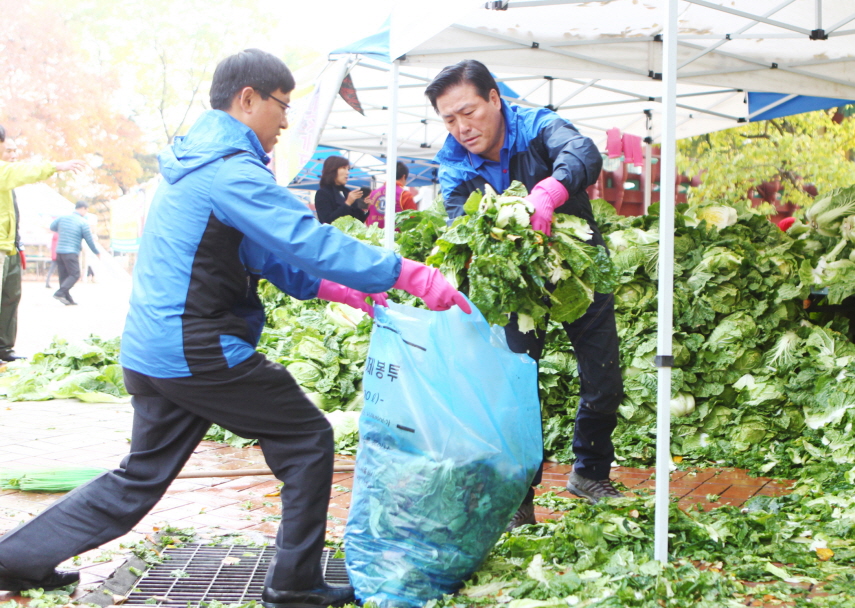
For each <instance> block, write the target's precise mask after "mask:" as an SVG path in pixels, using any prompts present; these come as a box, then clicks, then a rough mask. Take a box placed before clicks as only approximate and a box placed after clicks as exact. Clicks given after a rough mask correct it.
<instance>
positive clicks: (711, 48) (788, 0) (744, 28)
mask: <svg viewBox="0 0 855 608" xmlns="http://www.w3.org/2000/svg"><path fill="white" fill-rule="evenodd" d="M795 1H796V0H784V2H782V3H781V4H779V5H778V6H776V7H775V8H773V9H771V10H769V11H766V13H764V14H763V18H767V17H771V16H772V15H774V14H775V13H777V12H778V11H780V10H781V9H783V8H784V7H787V6H789V5H791V4H792V3H793V2H795ZM757 23H758V22H757V21H753V22H752V23H748V24H746V25H744V26H742V27H741V28H740V29H738V30H737V31H736V34H737V35H738V34H743V33H745V32H747V31H748V30H750V29H751V28H752V27H754V26H755V25H757ZM728 42H730V36H727V37H725V38H724V39H722V40H719V41H718V42H717V43H716V44H713V45H712V46H709V47H707V48H706V49H704V50H702V51H699V52H698V53H697V54H696V55H694V56H692V57H690V58H689V59H687V60H685V61H684V62H683V63H680V64H678V65H677V69H678V70H679V69H680V68H683V67H685V66H687V65H689V64H690V63H692V62H694V61H697V60H698V59H700V58H701V57H703V56H704V55H706V54H708V53H711V52H712V51H715V50H716V49H717V48H719V47H720V46H722V45H724V44H727V43H728Z"/></svg>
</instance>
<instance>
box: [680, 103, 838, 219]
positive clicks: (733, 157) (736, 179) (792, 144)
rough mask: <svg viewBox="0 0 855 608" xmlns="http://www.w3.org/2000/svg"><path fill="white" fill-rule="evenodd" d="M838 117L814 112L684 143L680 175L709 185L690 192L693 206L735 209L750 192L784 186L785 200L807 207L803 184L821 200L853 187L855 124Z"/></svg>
mask: <svg viewBox="0 0 855 608" xmlns="http://www.w3.org/2000/svg"><path fill="white" fill-rule="evenodd" d="M833 114H834V110H831V111H826V110H823V111H819V112H809V113H805V114H798V115H796V116H788V117H786V118H776V119H774V120H764V121H760V122H756V123H750V124H747V125H745V126H742V127H736V128H734V129H727V130H724V131H717V132H714V133H709V134H707V135H700V136H698V137H692V138H688V139H683V140H680V141H679V142H678V146H679V151H680V156H679V157H678V162H677V169H678V171H679V172H680V173H686V174H688V175H698V174H700V175H702V180H703V181H702V183H701V185H700V186H699V187H697V188H690V189H689V202H690V203H693V202H697V201H703V202H706V203H725V204H731V205H734V204H736V203H737V202H738V201H741V200H742V199H744V198H745V196H746V194H747V192H748V190H749V189H751V188H754V187H756V186H758V185H760V184H761V183H763V182H767V181H780V182H781V184H782V187H783V192H782V195H783V200H784V201H786V202H792V203H795V204H797V205H800V206H804V207H807V206H809V205H810V203H811V198H810V196H808V195H807V194H806V193H805V192H803V191H802V186H803V185H805V184H813V185H815V186H816V188H817V189H818V190H819V192H820V194H821V195H822V194H823V193H827V192H829V191H830V190H831V189H833V188H840V187H843V186H848V185H850V184H851V183H852V171H853V165H852V162H851V161H852V159H853V157H852V152H851V151H852V150H855V120H852V119H848V120H844V121H842V122H841V123H840V124H837V123H835V122H834V121H832V120H831V116H832V115H833Z"/></svg>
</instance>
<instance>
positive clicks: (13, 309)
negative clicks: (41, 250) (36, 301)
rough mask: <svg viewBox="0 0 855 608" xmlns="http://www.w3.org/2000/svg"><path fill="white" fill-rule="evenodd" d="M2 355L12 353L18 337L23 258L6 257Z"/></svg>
mask: <svg viewBox="0 0 855 608" xmlns="http://www.w3.org/2000/svg"><path fill="white" fill-rule="evenodd" d="M0 289H2V296H0V354H6V353H10V352H12V349H14V348H15V338H16V337H17V336H18V304H20V303H21V256H20V255H11V256H6V261H5V263H4V265H3V277H2V282H0Z"/></svg>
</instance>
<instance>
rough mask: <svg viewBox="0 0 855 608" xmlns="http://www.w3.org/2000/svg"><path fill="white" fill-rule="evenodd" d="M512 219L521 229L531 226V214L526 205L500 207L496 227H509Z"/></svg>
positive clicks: (516, 204) (517, 204) (515, 204)
mask: <svg viewBox="0 0 855 608" xmlns="http://www.w3.org/2000/svg"><path fill="white" fill-rule="evenodd" d="M511 218H513V219H514V220H515V221H516V223H517V225H518V226H520V227H524V226H529V225H531V214H530V213H529V210H528V208H527V207H526V205H524V204H521V203H513V204H510V205H502V206H501V207H499V213H498V215H496V226H497V227H499V228H504V227H505V226H507V225H508V222H509V221H510V220H511Z"/></svg>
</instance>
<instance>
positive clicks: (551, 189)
mask: <svg viewBox="0 0 855 608" xmlns="http://www.w3.org/2000/svg"><path fill="white" fill-rule="evenodd" d="M525 200H527V201H528V202H529V203H531V204H532V205H534V213H533V214H532V216H531V227H532V228H534V229H535V230H540V231H541V232H542V233H543V234H545V235H546V236H550V235H551V234H552V214H553V213H554V212H555V210H556V209H557V208H558V207H560V206H561V205H563V204H564V203H565V202H566V201H567V188H565V187H564V184H562V183H561V182H559V181H558V180H557V179H555V178H554V177H547V178H546V179H544V180H541V181H539V182H538V183H537V184H536V185H535V186H534V188H532V189H531V192H530V193H529V195H528V196H527V197H525Z"/></svg>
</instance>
